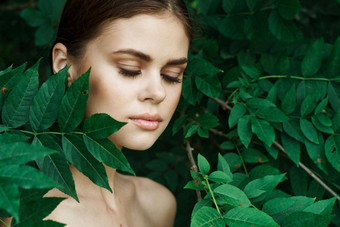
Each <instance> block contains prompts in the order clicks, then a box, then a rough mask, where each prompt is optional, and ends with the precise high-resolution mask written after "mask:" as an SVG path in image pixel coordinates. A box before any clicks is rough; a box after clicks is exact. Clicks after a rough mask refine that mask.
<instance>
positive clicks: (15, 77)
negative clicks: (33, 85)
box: [0, 63, 27, 90]
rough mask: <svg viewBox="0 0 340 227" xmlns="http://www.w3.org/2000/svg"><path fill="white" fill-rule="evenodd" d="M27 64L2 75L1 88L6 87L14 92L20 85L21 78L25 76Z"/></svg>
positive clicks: (0, 78)
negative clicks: (14, 88) (15, 87)
mask: <svg viewBox="0 0 340 227" xmlns="http://www.w3.org/2000/svg"><path fill="white" fill-rule="evenodd" d="M26 65H27V63H24V64H22V65H21V66H19V67H17V68H15V69H13V70H11V71H10V72H7V73H5V74H2V75H1V76H0V87H1V88H2V87H5V88H7V89H8V90H12V89H13V87H14V86H16V85H17V84H18V82H19V81H20V80H21V78H22V77H23V76H24V75H23V73H24V70H25V68H26Z"/></svg>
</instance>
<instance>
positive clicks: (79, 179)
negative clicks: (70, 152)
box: [70, 165, 117, 204]
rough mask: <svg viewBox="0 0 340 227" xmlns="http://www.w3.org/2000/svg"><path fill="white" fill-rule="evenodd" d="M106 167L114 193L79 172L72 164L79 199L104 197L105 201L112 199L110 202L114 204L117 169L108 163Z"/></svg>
mask: <svg viewBox="0 0 340 227" xmlns="http://www.w3.org/2000/svg"><path fill="white" fill-rule="evenodd" d="M104 167H105V170H106V174H107V177H108V181H109V186H110V188H111V191H112V193H111V192H110V191H108V190H107V189H105V188H102V187H100V186H98V185H96V184H94V183H93V182H92V181H91V180H90V179H89V178H88V177H86V176H85V175H84V174H83V173H81V172H79V171H78V170H77V169H76V168H75V167H74V166H72V165H71V166H70V169H71V172H72V175H73V179H74V183H75V187H76V191H77V195H78V198H79V201H81V200H83V199H88V198H95V199H102V200H104V201H108V200H110V203H111V204H112V199H114V198H115V197H116V194H117V191H116V185H117V172H116V169H113V168H111V167H108V166H106V165H104Z"/></svg>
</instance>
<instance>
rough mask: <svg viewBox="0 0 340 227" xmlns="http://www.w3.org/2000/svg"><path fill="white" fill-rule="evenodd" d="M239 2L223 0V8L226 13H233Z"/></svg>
mask: <svg viewBox="0 0 340 227" xmlns="http://www.w3.org/2000/svg"><path fill="white" fill-rule="evenodd" d="M236 1H237V0H223V1H222V6H223V9H224V11H225V12H226V13H231V12H232V10H233V8H234V6H235V3H236Z"/></svg>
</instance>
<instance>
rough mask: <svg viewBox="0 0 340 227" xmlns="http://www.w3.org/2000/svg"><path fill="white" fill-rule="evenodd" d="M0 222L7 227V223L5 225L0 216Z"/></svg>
mask: <svg viewBox="0 0 340 227" xmlns="http://www.w3.org/2000/svg"><path fill="white" fill-rule="evenodd" d="M0 222H1V223H2V224H3V225H4V226H5V227H8V225H7V224H6V223H5V222H4V221H3V220H1V218H0Z"/></svg>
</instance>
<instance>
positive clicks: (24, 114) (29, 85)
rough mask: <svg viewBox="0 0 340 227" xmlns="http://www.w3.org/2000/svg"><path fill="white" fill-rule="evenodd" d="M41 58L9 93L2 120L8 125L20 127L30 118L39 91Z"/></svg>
mask: <svg viewBox="0 0 340 227" xmlns="http://www.w3.org/2000/svg"><path fill="white" fill-rule="evenodd" d="M39 63H40V60H39V61H38V62H37V63H36V64H35V65H33V66H32V67H31V68H29V69H27V70H26V72H25V73H24V75H23V76H22V78H21V80H20V81H19V82H18V84H17V85H16V86H15V87H14V88H13V90H12V91H11V92H10V94H9V95H8V97H7V99H6V101H5V104H4V106H3V110H2V114H1V115H2V121H3V122H4V123H5V125H7V126H12V127H20V126H22V125H24V124H25V123H26V122H27V121H28V119H29V109H30V106H31V103H32V101H33V98H34V96H35V94H36V93H37V91H38V86H39V80H38V76H39V74H38V68H39Z"/></svg>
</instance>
